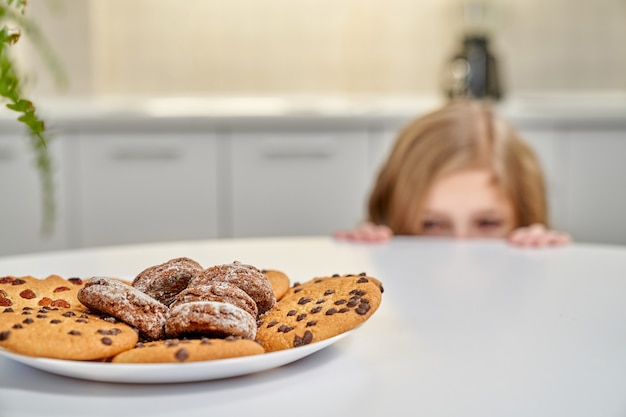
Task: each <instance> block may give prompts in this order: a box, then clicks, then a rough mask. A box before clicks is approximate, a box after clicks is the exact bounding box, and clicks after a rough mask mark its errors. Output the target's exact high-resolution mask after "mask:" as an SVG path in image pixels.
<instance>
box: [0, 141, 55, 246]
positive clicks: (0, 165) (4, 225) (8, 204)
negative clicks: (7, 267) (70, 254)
mask: <svg viewBox="0 0 626 417" xmlns="http://www.w3.org/2000/svg"><path fill="white" fill-rule="evenodd" d="M29 140H30V139H29V138H28V137H27V136H26V134H25V133H17V132H16V133H14V134H11V133H8V134H4V135H2V137H1V138H0V192H2V204H0V256H3V255H12V254H18V253H26V252H39V251H49V250H57V249H64V248H65V247H66V243H67V241H66V238H67V233H66V227H65V226H66V213H65V190H66V189H65V186H64V183H63V182H62V174H63V171H64V169H65V161H64V160H63V152H62V148H63V146H64V143H63V139H62V138H61V137H56V138H54V139H51V140H50V141H49V142H48V149H49V152H50V154H51V156H52V159H53V166H54V172H53V178H54V187H55V189H54V199H55V206H56V213H57V214H56V220H55V222H54V225H53V230H52V231H51V233H48V234H44V233H43V222H42V220H43V206H42V188H41V181H40V178H39V172H38V170H37V167H36V163H35V154H34V152H33V151H32V150H31V149H30V145H29Z"/></svg>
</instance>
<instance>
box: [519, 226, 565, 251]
mask: <svg viewBox="0 0 626 417" xmlns="http://www.w3.org/2000/svg"><path fill="white" fill-rule="evenodd" d="M570 241H571V238H570V236H569V235H568V234H565V233H560V232H556V231H554V230H549V229H547V228H546V227H545V226H544V225H542V224H533V225H530V226H528V227H520V228H519V229H516V230H514V231H513V233H511V236H510V238H509V242H510V243H511V244H512V245H515V246H522V247H544V246H560V245H566V244H568V243H570Z"/></svg>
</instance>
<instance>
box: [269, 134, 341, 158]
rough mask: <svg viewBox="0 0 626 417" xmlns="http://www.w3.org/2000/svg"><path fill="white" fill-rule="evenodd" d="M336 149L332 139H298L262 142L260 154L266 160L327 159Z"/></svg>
mask: <svg viewBox="0 0 626 417" xmlns="http://www.w3.org/2000/svg"><path fill="white" fill-rule="evenodd" d="M336 147H337V144H336V141H335V140H334V139H328V138H317V139H312V140H307V141H303V140H300V139H290V140H280V139H267V140H265V141H263V148H262V153H263V155H264V156H265V157H267V158H328V157H330V156H332V155H333V154H334V153H335V149H336Z"/></svg>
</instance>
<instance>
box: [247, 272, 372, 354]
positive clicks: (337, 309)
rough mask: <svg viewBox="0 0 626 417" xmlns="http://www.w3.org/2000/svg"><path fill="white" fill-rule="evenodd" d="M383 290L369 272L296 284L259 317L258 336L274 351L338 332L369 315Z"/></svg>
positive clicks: (268, 349)
mask: <svg viewBox="0 0 626 417" xmlns="http://www.w3.org/2000/svg"><path fill="white" fill-rule="evenodd" d="M382 293H383V287H382V285H381V283H380V281H379V280H377V279H376V278H373V277H369V276H366V275H365V274H361V275H343V276H338V275H336V276H332V277H322V278H314V279H312V280H311V281H308V282H306V283H303V284H295V285H294V286H293V287H292V288H290V289H289V291H288V292H287V294H285V296H284V297H283V298H282V299H281V300H280V301H279V302H278V303H276V305H275V306H274V308H272V309H271V310H270V311H268V312H267V314H265V315H264V316H262V317H261V318H260V319H259V321H258V331H257V335H256V339H257V340H258V341H259V343H261V345H262V346H263V348H264V349H265V350H266V351H267V352H273V351H277V350H283V349H290V348H293V347H298V346H302V345H306V344H309V343H314V342H318V341H320V340H324V339H328V338H331V337H333V336H337V335H339V334H341V333H343V332H346V331H348V330H352V329H354V328H355V327H357V326H359V325H360V324H362V323H363V322H365V321H366V320H367V319H369V318H370V317H371V316H372V314H374V312H375V311H376V310H377V309H378V307H379V306H380V303H381V300H382Z"/></svg>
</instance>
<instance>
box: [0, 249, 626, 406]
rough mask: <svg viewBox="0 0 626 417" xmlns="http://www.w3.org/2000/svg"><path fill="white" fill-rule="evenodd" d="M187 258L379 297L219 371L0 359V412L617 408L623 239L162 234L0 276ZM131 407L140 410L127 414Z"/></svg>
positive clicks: (624, 379) (11, 260)
mask: <svg viewBox="0 0 626 417" xmlns="http://www.w3.org/2000/svg"><path fill="white" fill-rule="evenodd" d="M178 256H187V257H190V258H193V259H195V260H197V261H198V262H200V263H201V264H203V265H204V266H205V267H208V266H211V265H215V264H221V263H229V262H232V261H233V260H240V261H242V262H246V263H250V264H253V265H256V266H258V267H261V268H276V269H281V270H283V271H284V272H286V273H287V274H288V275H289V276H290V278H291V279H292V281H305V280H308V279H310V278H312V277H314V276H323V275H330V274H333V273H341V274H343V273H360V272H367V273H368V274H370V275H372V276H375V277H378V278H379V279H380V280H381V281H382V282H383V285H384V287H385V292H384V294H383V302H382V305H381V307H380V308H379V310H378V311H377V312H376V313H375V314H374V315H373V316H372V317H371V318H370V319H369V320H368V322H366V323H365V324H364V325H363V326H362V327H361V328H359V329H357V330H356V331H355V332H354V333H353V334H351V335H349V336H348V337H347V338H345V339H343V340H341V341H340V342H338V343H337V344H335V345H332V346H330V347H328V348H326V349H324V350H322V351H320V352H318V353H315V354H313V355H312V356H310V357H307V358H305V359H302V360H300V361H297V362H294V363H292V364H290V365H286V366H283V367H280V368H277V369H273V370H270V371H264V372H261V373H256V374H252V375H248V376H242V377H236V378H231V379H226V380H214V381H206V382H194V383H183V384H165V385H147V384H137V385H135V384H124V385H117V384H113V383H101V382H88V381H82V380H78V379H71V378H66V377H60V376H55V375H52V374H48V373H44V372H42V371H38V370H34V369H31V368H29V367H26V366H24V365H21V364H18V363H16V362H13V361H11V360H9V359H5V358H0V369H1V370H2V371H1V372H0V415H1V416H11V417H21V416H42V415H47V416H53V417H56V416H59V417H61V416H62V417H74V416H81V417H83V416H86V415H89V416H107V417H110V416H115V415H126V414H128V413H129V412H130V410H141V414H142V415H151V416H171V415H181V416H186V417H195V416H208V415H225V414H226V413H227V415H231V414H232V413H235V414H236V415H255V416H265V415H267V416H276V417H279V416H289V417H292V416H315V417H319V416H346V415H354V416H382V415H386V416H399V415H411V416H415V415H423V416H446V417H448V416H463V417H468V416H480V417H486V416H507V417H511V416H524V417H527V416H568V417H576V416H581V417H582V416H584V417H588V416H591V415H594V416H603V417H611V416H616V417H617V416H623V415H625V414H626V396H624V392H625V390H626V332H625V329H626V324H625V323H626V321H625V320H626V319H625V318H626V302H624V294H626V248H625V247H618V246H596V245H582V244H574V245H571V246H568V247H564V248H553V249H544V250H532V249H530V250H529V249H519V248H513V247H509V246H507V245H506V243H504V242H501V241H452V240H437V239H427V238H418V237H416V238H396V239H394V240H393V241H392V242H390V243H388V244H374V245H372V244H353V243H346V242H337V241H334V240H332V239H331V238H326V237H320V238H274V239H249V240H214V241H198V242H180V243H164V244H152V245H143V246H127V247H117V248H115V247H113V248H100V249H88V250H81V251H69V252H57V253H43V254H34V255H23V256H15V257H8V258H0V275H24V274H30V275H35V276H46V275H48V274H52V273H55V274H61V275H63V276H67V277H70V276H82V277H87V276H91V275H111V276H118V277H126V278H131V279H132V277H134V276H135V275H136V274H137V273H138V272H140V271H141V270H143V269H144V268H145V267H147V266H150V265H154V264H157V263H160V262H163V261H165V260H167V259H171V258H174V257H178ZM135 412H136V411H135Z"/></svg>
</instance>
